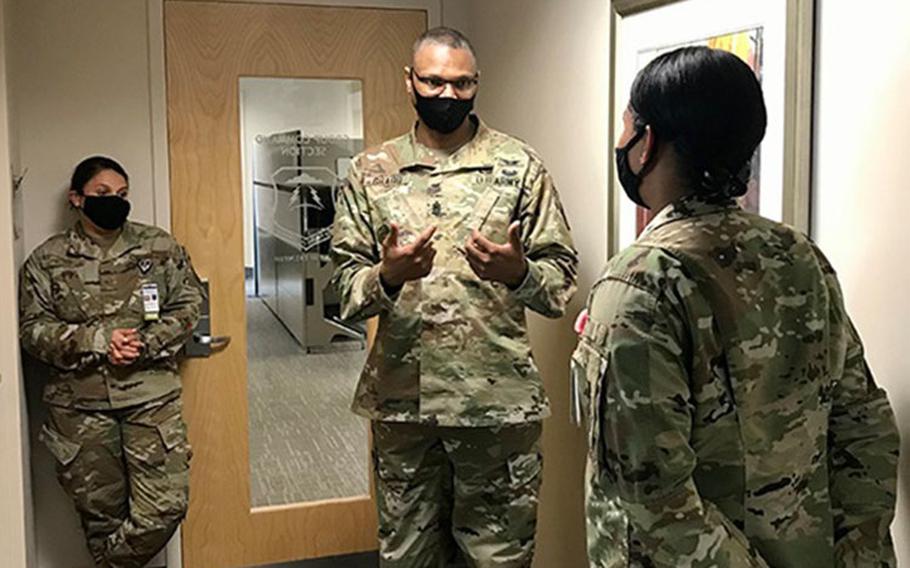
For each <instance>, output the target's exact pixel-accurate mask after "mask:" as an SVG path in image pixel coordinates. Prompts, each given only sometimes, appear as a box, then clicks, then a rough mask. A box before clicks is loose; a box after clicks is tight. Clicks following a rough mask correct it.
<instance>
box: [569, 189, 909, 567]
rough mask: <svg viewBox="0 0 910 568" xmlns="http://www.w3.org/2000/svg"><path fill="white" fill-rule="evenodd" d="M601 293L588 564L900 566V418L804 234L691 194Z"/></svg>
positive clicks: (590, 363)
mask: <svg viewBox="0 0 910 568" xmlns="http://www.w3.org/2000/svg"><path fill="white" fill-rule="evenodd" d="M588 309H589V316H590V319H589V322H588V324H587V325H586V326H585V327H584V331H583V332H582V337H581V341H580V343H579V347H578V349H577V350H576V352H575V354H574V355H573V369H574V375H575V377H576V379H580V380H585V379H587V382H586V384H585V385H581V386H582V387H585V388H582V390H583V391H584V392H586V393H587V397H588V409H589V417H590V418H589V439H590V453H589V471H588V480H589V485H588V495H587V499H588V505H587V514H588V521H589V526H588V529H589V530H588V533H589V549H590V556H591V561H592V565H594V566H604V567H612V566H673V567H676V566H697V567H708V566H711V567H715V566H719V567H745V566H752V567H764V566H774V567H785V566H786V567H789V566H799V567H801V568H811V567H818V568H823V567H824V568H831V567H835V566H844V567H846V566H870V567H871V566H893V565H894V552H893V548H892V544H891V539H890V534H889V524H890V522H891V519H892V516H893V511H894V504H895V485H896V473H897V471H896V470H897V458H898V444H899V441H898V434H897V430H896V427H895V422H894V417H893V414H892V411H891V408H890V406H889V404H888V399H887V397H886V395H885V393H884V391H882V390H881V389H879V388H878V387H877V386H876V384H875V382H874V380H873V377H872V375H871V373H870V371H869V368H868V367H867V366H866V363H865V359H864V354H863V347H862V344H861V342H860V339H859V337H858V335H857V333H856V331H855V329H854V328H853V326H852V324H851V322H850V320H849V318H848V317H847V315H846V313H845V311H844V302H843V297H842V295H841V291H840V288H839V285H838V282H837V278H836V275H835V273H834V271H833V270H832V268H831V266H830V265H829V264H828V262H827V261H826V260H825V258H824V257H823V256H822V254H821V252H820V251H819V250H818V249H817V248H816V247H815V246H814V245H813V244H812V243H811V242H810V241H809V239H808V238H806V237H805V236H803V235H802V234H800V233H797V232H796V231H794V230H792V229H790V228H788V227H785V226H783V225H781V224H779V223H775V222H773V221H769V220H766V219H763V218H761V217H758V216H756V215H752V214H749V213H746V212H744V211H743V210H741V209H740V208H739V207H738V206H736V205H735V204H733V203H726V204H715V205H712V204H709V203H705V202H703V201H700V200H698V199H693V198H686V199H683V200H681V201H679V202H677V203H675V204H672V205H670V206H668V207H667V208H666V209H664V210H663V211H662V212H660V213H659V214H658V216H657V217H656V218H655V219H654V220H653V221H652V222H651V223H650V224H649V225H648V227H647V228H646V229H645V232H644V233H643V234H642V236H640V237H639V239H638V240H637V241H636V242H635V243H634V244H633V245H632V246H631V247H629V248H628V249H626V250H624V251H623V252H621V253H620V254H618V255H617V256H616V257H614V258H613V259H612V260H611V261H610V263H609V264H608V266H607V268H606V271H605V273H604V275H603V276H602V277H601V278H600V279H599V281H598V282H597V283H596V284H595V286H594V289H593V291H592V292H591V296H590V300H589V304H588Z"/></svg>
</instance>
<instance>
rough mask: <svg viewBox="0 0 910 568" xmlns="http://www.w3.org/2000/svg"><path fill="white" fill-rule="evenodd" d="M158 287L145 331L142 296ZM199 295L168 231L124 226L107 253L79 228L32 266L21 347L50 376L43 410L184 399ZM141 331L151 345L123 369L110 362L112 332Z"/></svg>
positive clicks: (38, 253) (42, 250)
mask: <svg viewBox="0 0 910 568" xmlns="http://www.w3.org/2000/svg"><path fill="white" fill-rule="evenodd" d="M151 285H155V286H157V292H158V295H159V314H158V319H157V320H154V321H146V312H145V305H144V302H143V297H142V287H143V286H151ZM201 301H202V291H201V288H200V286H199V284H198V279H197V278H196V275H195V273H194V272H193V269H192V267H191V265H190V263H189V259H188V258H187V255H186V252H185V251H184V249H183V247H181V246H180V245H178V244H177V242H176V241H175V240H174V239H173V238H172V237H171V236H170V235H168V234H167V233H166V232H164V231H162V230H161V229H158V228H155V227H150V226H147V225H141V224H138V223H132V222H127V223H126V225H125V226H124V228H123V231H122V232H121V234H120V236H119V237H118V238H117V240H116V241H115V242H114V244H113V245H112V246H111V248H110V249H109V250H108V251H107V252H106V253H105V252H104V251H103V250H102V249H101V248H100V247H99V246H98V245H97V244H95V243H94V241H92V239H91V238H89V237H88V236H87V235H86V234H85V232H84V231H83V229H82V226H81V224H80V223H78V222H77V223H76V225H75V226H74V227H73V228H72V229H70V230H69V231H67V232H64V233H61V234H59V235H56V236H53V237H51V238H50V239H48V240H47V241H45V242H44V243H43V244H42V245H41V246H39V247H38V248H37V249H36V250H35V251H34V252H33V253H32V254H31V256H30V257H29V258H28V260H27V261H26V262H25V265H24V266H23V268H22V273H21V282H20V290H19V312H20V338H21V341H22V346H23V347H24V348H25V350H26V351H28V352H29V353H30V354H32V355H33V356H34V357H36V358H37V359H39V360H40V361H43V362H44V363H47V364H48V365H50V367H51V371H52V377H51V380H50V382H49V384H48V385H47V388H46V389H45V392H44V400H45V401H46V402H48V403H50V404H54V405H57V406H67V407H74V408H82V409H92V410H101V409H114V408H123V407H127V406H132V405H136V404H141V403H143V402H146V401H149V400H152V399H154V398H158V397H160V396H164V395H166V394H168V393H170V392H173V391H178V390H179V389H180V380H179V377H178V375H177V362H176V357H175V356H176V354H177V352H178V351H179V350H180V348H181V347H182V346H183V343H184V342H185V341H186V340H187V339H188V338H189V336H190V334H191V333H192V330H193V328H194V327H195V325H196V321H197V320H198V318H199V308H200V304H201ZM117 328H136V329H139V332H140V337H141V340H142V341H143V342H144V344H145V348H144V350H143V351H142V355H141V356H140V358H139V360H138V361H137V362H136V363H134V364H132V365H130V366H126V367H117V366H114V365H112V364H110V363H109V362H108V359H107V353H108V346H109V344H110V340H111V332H112V331H113V330H114V329H117Z"/></svg>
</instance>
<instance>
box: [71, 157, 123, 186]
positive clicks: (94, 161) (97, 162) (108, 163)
mask: <svg viewBox="0 0 910 568" xmlns="http://www.w3.org/2000/svg"><path fill="white" fill-rule="evenodd" d="M104 170H113V171H115V172H117V173H118V174H120V175H121V176H123V179H125V180H126V181H130V176H128V175H127V173H126V170H125V169H123V166H121V165H120V164H119V163H117V162H116V161H115V160H112V159H111V158H108V157H107V156H92V157H90V158H86V159H84V160H82V161H81V162H79V165H78V166H76V169H75V170H73V177H72V178H71V179H70V189H71V190H72V191H75V192H76V193H78V194H79V195H82V192H83V191H84V190H85V184H87V183H88V182H90V181H91V180H92V178H93V177H95V176H96V175H98V174H99V173H101V172H103V171H104Z"/></svg>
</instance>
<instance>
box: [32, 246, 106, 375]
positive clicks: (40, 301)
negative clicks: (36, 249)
mask: <svg viewBox="0 0 910 568" xmlns="http://www.w3.org/2000/svg"><path fill="white" fill-rule="evenodd" d="M111 331H112V330H110V329H107V328H106V327H105V326H103V325H101V323H100V322H94V323H93V322H85V323H78V324H77V323H69V322H66V321H63V320H61V319H59V318H58V317H57V315H56V312H55V310H54V305H53V299H52V296H51V280H50V276H49V275H48V274H47V272H46V271H45V270H44V269H42V267H41V265H40V261H39V260H38V259H37V258H35V256H34V255H33V256H32V257H30V258H29V259H28V260H27V261H26V262H25V265H24V266H23V267H22V272H21V274H20V283H19V339H20V341H21V342H22V347H23V349H25V350H26V351H27V352H28V353H29V354H30V355H32V356H33V357H35V358H36V359H38V360H39V361H41V362H43V363H46V364H48V365H51V366H53V367H56V368H58V369H60V370H61V371H79V370H81V369H85V368H88V367H93V366H97V365H98V364H100V363H101V362H102V361H103V360H104V357H105V356H106V354H107V350H108V345H109V344H110V336H111Z"/></svg>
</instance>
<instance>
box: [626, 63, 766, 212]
mask: <svg viewBox="0 0 910 568" xmlns="http://www.w3.org/2000/svg"><path fill="white" fill-rule="evenodd" d="M629 107H630V111H631V112H632V113H633V115H634V117H635V120H636V122H637V126H639V127H643V126H644V125H649V126H650V127H651V129H652V130H653V132H654V133H655V135H656V136H657V140H658V142H667V143H672V144H673V146H674V148H675V150H676V152H677V154H678V155H679V157H680V158H681V162H682V168H683V171H682V172H680V173H681V175H682V176H683V179H684V181H685V182H686V183H688V184H690V185H691V186H692V187H693V188H694V189H695V190H696V191H697V192H698V193H700V194H702V195H706V196H712V197H718V198H730V197H739V196H742V195H744V194H745V193H746V191H747V189H748V188H747V186H746V182H747V180H748V178H749V168H750V163H751V158H752V155H753V154H754V153H755V149H756V148H757V147H758V145H759V144H760V143H761V141H762V139H763V138H764V136H765V129H766V127H767V124H768V115H767V110H766V109H765V101H764V97H763V96H762V89H761V84H760V83H759V80H758V78H757V77H756V76H755V73H754V72H753V71H752V69H751V68H750V67H749V66H748V65H747V64H746V63H745V62H744V61H742V60H741V59H740V58H739V57H737V56H735V55H733V54H732V53H729V52H726V51H722V50H719V49H711V48H708V47H684V48H680V49H677V50H674V51H671V52H669V53H665V54H663V55H661V56H659V57H657V58H656V59H654V60H653V61H651V62H650V63H649V64H648V65H647V66H646V67H645V68H644V69H642V70H641V72H639V74H638V76H637V77H636V78H635V83H634V84H633V85H632V93H631V96H630V99H629Z"/></svg>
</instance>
